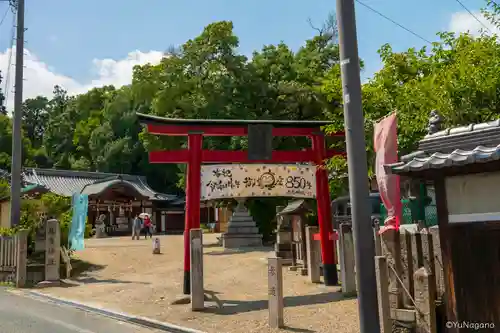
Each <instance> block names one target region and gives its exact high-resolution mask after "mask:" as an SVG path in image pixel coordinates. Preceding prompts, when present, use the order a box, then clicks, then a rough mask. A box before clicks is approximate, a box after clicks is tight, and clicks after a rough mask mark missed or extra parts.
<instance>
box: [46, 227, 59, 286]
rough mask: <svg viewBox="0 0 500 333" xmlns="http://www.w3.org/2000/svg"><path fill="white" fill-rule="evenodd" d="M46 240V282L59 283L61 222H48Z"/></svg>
mask: <svg viewBox="0 0 500 333" xmlns="http://www.w3.org/2000/svg"><path fill="white" fill-rule="evenodd" d="M45 230H46V238H45V241H46V243H45V281H50V282H58V281H59V279H60V275H59V265H60V261H61V260H60V259H61V230H60V229H59V221H57V220H48V221H47V226H46V229H45Z"/></svg>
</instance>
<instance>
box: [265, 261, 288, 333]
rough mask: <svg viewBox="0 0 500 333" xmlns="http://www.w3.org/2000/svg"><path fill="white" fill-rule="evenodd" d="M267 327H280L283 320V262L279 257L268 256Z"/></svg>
mask: <svg viewBox="0 0 500 333" xmlns="http://www.w3.org/2000/svg"><path fill="white" fill-rule="evenodd" d="M267 276H268V279H267V281H268V287H269V290H268V295H269V327H271V328H282V327H284V326H285V323H284V321H283V308H284V304H283V262H282V259H281V258H268V265H267Z"/></svg>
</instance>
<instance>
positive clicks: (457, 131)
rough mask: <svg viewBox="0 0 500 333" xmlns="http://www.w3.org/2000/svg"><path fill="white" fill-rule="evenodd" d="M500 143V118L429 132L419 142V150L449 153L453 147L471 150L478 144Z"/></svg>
mask: <svg viewBox="0 0 500 333" xmlns="http://www.w3.org/2000/svg"><path fill="white" fill-rule="evenodd" d="M499 143H500V119H498V120H495V121H491V122H486V123H481V124H471V125H467V126H460V127H455V128H449V129H446V130H442V131H439V132H436V133H434V134H429V135H426V136H425V137H424V139H422V140H421V141H420V142H419V146H418V148H419V150H423V151H426V152H436V151H439V152H443V153H445V152H446V153H450V152H452V151H454V150H455V149H463V150H473V149H474V148H476V147H478V146H486V147H494V146H496V145H497V144H499Z"/></svg>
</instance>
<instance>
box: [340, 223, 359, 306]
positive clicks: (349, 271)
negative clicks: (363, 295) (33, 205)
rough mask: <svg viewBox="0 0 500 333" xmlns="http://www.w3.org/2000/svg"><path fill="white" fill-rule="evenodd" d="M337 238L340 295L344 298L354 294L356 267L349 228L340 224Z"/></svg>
mask: <svg viewBox="0 0 500 333" xmlns="http://www.w3.org/2000/svg"><path fill="white" fill-rule="evenodd" d="M339 236H340V237H339V238H340V239H339V240H340V242H339V243H340V248H341V260H340V263H341V266H340V272H341V281H342V293H343V294H344V295H346V296H353V295H355V294H356V273H355V266H356V265H355V260H354V238H353V234H352V230H351V226H350V225H347V224H341V225H340V232H339Z"/></svg>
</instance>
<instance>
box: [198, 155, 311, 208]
mask: <svg viewBox="0 0 500 333" xmlns="http://www.w3.org/2000/svg"><path fill="white" fill-rule="evenodd" d="M315 171H316V166H312V165H295V164H291V165H290V164H264V165H262V164H219V165H203V166H202V167H201V200H213V199H222V198H248V197H298V198H315V197H316V177H315Z"/></svg>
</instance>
